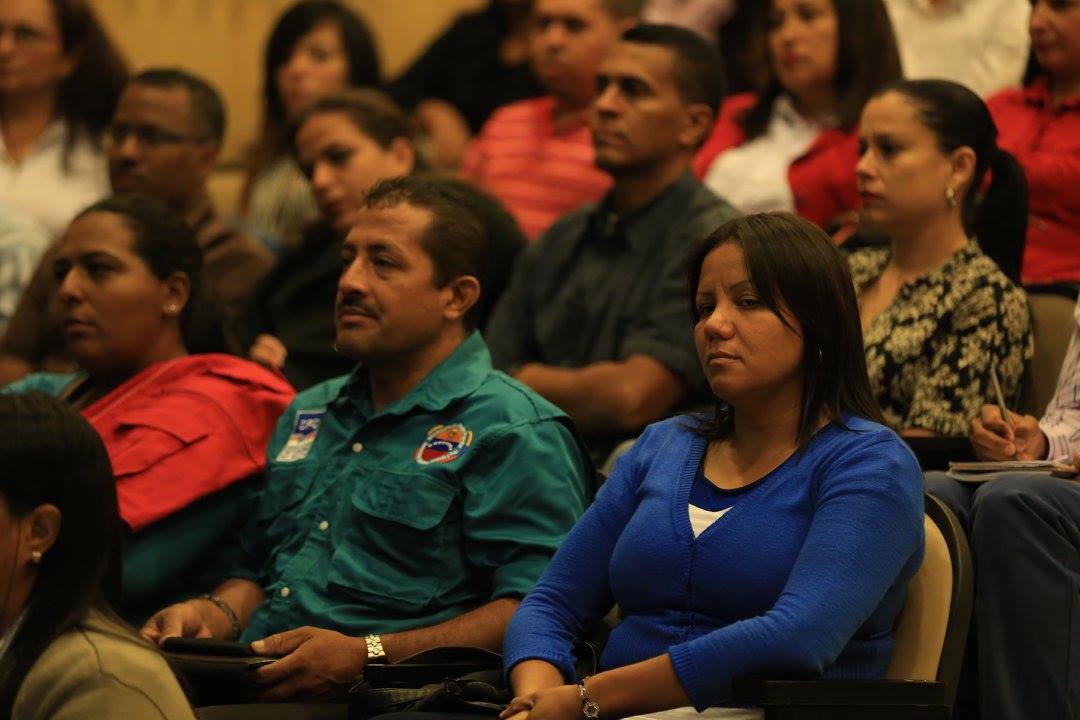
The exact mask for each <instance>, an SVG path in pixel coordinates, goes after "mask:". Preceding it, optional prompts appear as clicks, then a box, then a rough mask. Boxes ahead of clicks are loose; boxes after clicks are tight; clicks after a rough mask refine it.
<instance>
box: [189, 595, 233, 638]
mask: <svg viewBox="0 0 1080 720" xmlns="http://www.w3.org/2000/svg"><path fill="white" fill-rule="evenodd" d="M195 599H196V600H209V601H210V602H212V603H213V604H214V605H216V606H217V609H218V610H220V611H221V612H223V613H225V617H227V618H229V626H230V627H231V628H232V637H231V638H229V639H230V640H235V639H236V638H238V637H240V618H239V617H237V616H236V612H235V611H234V610H233V609H232V608H231V607H229V603H227V602H225V601H224V600H223V599H221V598H220V597H218V596H217V595H211V594H210V593H204V594H202V595H200V596H199V597H197V598H195Z"/></svg>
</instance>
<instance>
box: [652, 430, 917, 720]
mask: <svg viewBox="0 0 1080 720" xmlns="http://www.w3.org/2000/svg"><path fill="white" fill-rule="evenodd" d="M814 482H815V483H816V485H817V488H816V493H815V495H816V497H815V498H814V500H815V502H814V507H813V519H812V520H811V523H810V528H809V531H808V533H807V536H806V540H805V542H804V543H803V546H802V549H801V550H800V551H799V554H798V557H797V558H796V561H795V565H794V567H793V568H792V572H791V575H790V576H789V578H788V580H787V583H786V584H785V586H784V590H783V592H782V593H781V594H780V597H779V598H778V599H777V601H776V604H775V605H774V606H773V607H772V608H771V609H769V610H768V611H767V612H765V613H764V614H763V615H759V616H757V617H753V618H748V619H745V620H740V621H738V622H735V623H732V624H730V625H727V626H725V627H723V628H720V629H719V630H716V631H714V632H711V633H708V634H706V635H702V636H700V637H698V638H695V639H693V640H690V641H687V642H684V643H681V644H678V645H673V646H671V647H670V648H669V650H668V652H669V654H670V656H671V661H672V663H673V665H674V667H675V673H676V675H677V676H678V678H679V681H680V682H681V683H682V686H683V689H684V690H685V691H686V694H687V695H688V696H689V697H690V699H691V701H692V702H693V704H694V707H696V708H697V709H698V710H703V709H705V708H706V707H709V706H711V705H717V704H723V703H724V702H725V701H727V700H728V699H729V698H730V697H731V684H732V681H733V680H735V679H737V678H744V677H767V676H769V675H770V674H782V675H786V676H791V675H793V674H798V673H806V674H814V675H817V674H820V673H821V672H822V671H823V669H824V668H825V667H826V666H827V665H829V664H830V663H832V662H833V661H834V660H835V659H836V658H837V657H838V656H839V654H840V652H841V650H843V648H844V646H845V645H846V644H847V643H848V642H849V641H850V639H851V638H852V636H853V635H854V634H855V632H856V631H857V630H858V629H859V627H861V626H862V624H863V623H864V622H865V621H866V619H867V618H868V617H869V616H870V614H871V613H872V612H873V611H874V609H875V608H876V607H877V606H878V604H879V603H880V602H881V600H882V598H883V597H884V596H885V593H886V591H888V589H889V588H890V587H891V586H892V585H893V584H894V583H895V582H896V581H897V578H898V577H899V576H900V574H901V571H902V570H904V569H905V567H908V568H911V567H912V566H913V567H915V568H917V567H918V565H917V563H918V562H919V561H920V560H921V557H922V544H923V502H922V474H921V472H920V471H919V467H918V464H917V463H916V462H915V459H914V458H913V457H912V456H911V453H910V452H909V451H908V450H907V449H906V448H905V447H904V446H903V444H902V443H901V441H900V440H898V439H896V438H886V439H882V438H881V436H880V435H877V437H876V438H875V439H873V440H872V441H870V442H866V443H864V444H863V446H862V447H854V448H849V449H846V450H845V452H843V453H842V454H840V455H838V456H836V457H834V458H832V459H831V460H829V461H826V462H824V463H823V464H822V465H821V466H819V468H818V473H817V476H816V477H815V479H814Z"/></svg>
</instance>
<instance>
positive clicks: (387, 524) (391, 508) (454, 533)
mask: <svg viewBox="0 0 1080 720" xmlns="http://www.w3.org/2000/svg"><path fill="white" fill-rule="evenodd" d="M456 497H457V491H456V490H455V489H454V488H453V487H451V486H449V485H448V484H445V483H443V482H440V481H439V480H436V479H435V478H433V477H431V476H430V475H427V474H424V473H419V472H414V473H400V472H392V471H387V470H381V471H380V473H379V475H377V476H374V477H369V478H366V479H365V480H364V481H362V482H361V483H359V486H358V487H357V488H356V489H355V490H354V491H353V493H352V497H351V502H350V504H349V507H348V508H347V513H348V515H349V517H348V518H347V520H346V522H344V523H339V528H340V529H341V533H342V537H341V540H340V541H339V542H335V550H334V554H333V557H332V559H331V563H330V574H329V577H328V580H329V582H330V583H331V584H332V585H336V586H338V587H340V588H342V589H343V590H344V591H345V592H346V593H348V594H350V595H353V596H356V597H358V598H361V599H364V600H366V601H367V602H368V603H369V604H371V605H372V606H375V607H379V606H381V607H388V601H393V605H392V606H389V607H393V608H394V609H399V608H400V607H401V606H403V605H404V606H407V607H409V608H411V609H419V608H423V607H426V606H427V605H429V604H430V603H431V602H432V600H433V599H434V598H435V595H436V593H437V592H438V590H439V588H440V586H441V585H442V584H443V583H444V581H448V582H449V583H450V584H453V583H454V581H455V580H456V579H457V578H453V577H450V578H448V577H447V576H448V574H449V573H456V572H459V570H458V568H461V567H462V563H461V561H460V560H459V558H460V557H461V556H462V552H461V549H460V545H461V540H460V536H461V530H460V519H459V517H458V514H455V513H453V512H452V511H451V509H450V508H451V505H453V504H454V499H455V498H456ZM460 572H464V570H463V568H462V569H461V570H460Z"/></svg>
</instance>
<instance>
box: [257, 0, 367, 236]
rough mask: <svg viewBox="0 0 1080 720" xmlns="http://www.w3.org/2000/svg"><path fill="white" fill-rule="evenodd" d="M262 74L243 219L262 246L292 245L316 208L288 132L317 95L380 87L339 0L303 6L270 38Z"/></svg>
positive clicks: (359, 33) (363, 38)
mask: <svg viewBox="0 0 1080 720" xmlns="http://www.w3.org/2000/svg"><path fill="white" fill-rule="evenodd" d="M263 72H264V78H263V83H264V84H263V99H262V100H263V120H262V134H261V137H260V138H259V142H258V145H257V146H256V148H255V151H254V153H253V155H252V159H251V165H250V167H249V174H248V184H247V187H246V188H245V191H244V212H245V214H246V215H247V217H248V220H249V222H250V223H251V227H252V230H253V231H254V232H255V234H256V236H257V237H259V238H260V239H262V240H264V241H266V242H268V243H269V244H271V245H278V244H284V245H286V246H289V245H295V244H296V243H297V242H298V241H299V239H300V233H301V232H302V231H303V230H304V228H305V227H306V226H307V225H308V224H310V223H312V222H314V221H315V220H316V219H317V218H318V209H317V208H316V206H315V203H314V202H313V200H312V197H311V186H310V184H309V183H308V181H307V179H306V178H304V176H303V175H302V174H301V173H300V170H299V169H298V168H297V166H296V162H295V160H294V159H293V157H292V155H291V154H290V153H289V143H288V128H289V125H290V123H291V122H292V121H293V120H294V119H295V118H296V116H297V114H298V113H299V112H300V110H302V109H303V108H304V107H305V106H306V105H307V104H308V103H310V102H311V101H313V100H316V99H317V98H320V97H322V96H323V95H326V94H328V93H331V92H335V91H338V90H343V89H345V88H347V87H375V86H378V85H379V83H380V76H379V59H378V56H377V55H376V54H375V45H374V42H373V41H372V37H371V32H370V30H368V27H367V25H365V24H364V21H363V20H361V19H360V17H359V16H358V15H356V14H355V13H354V12H352V11H351V10H349V9H348V8H346V7H345V6H344V5H342V4H341V3H340V2H338V1H337V0H301V2H298V3H296V4H295V5H293V6H292V7H291V8H289V9H288V10H287V11H285V13H284V14H283V15H282V16H281V18H280V19H279V20H278V21H277V24H276V25H275V26H274V29H273V31H272V32H271V33H270V39H269V40H268V41H267V43H266V56H265V59H264V68H263Z"/></svg>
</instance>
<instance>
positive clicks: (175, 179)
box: [0, 68, 273, 385]
mask: <svg viewBox="0 0 1080 720" xmlns="http://www.w3.org/2000/svg"><path fill="white" fill-rule="evenodd" d="M224 134H225V108H224V106H223V104H222V102H221V98H220V96H219V95H218V93H217V91H215V90H214V89H213V88H212V87H211V86H210V85H209V84H207V83H206V82H205V81H203V80H202V79H200V78H198V77H195V76H194V75H191V74H190V73H187V72H185V71H183V70H179V69H173V68H155V69H151V70H146V71H144V72H142V73H139V74H138V75H136V76H135V77H133V78H132V79H131V80H130V81H129V82H128V84H127V85H126V86H125V88H124V91H123V92H122V93H121V95H120V99H119V101H118V102H117V105H116V110H115V112H114V113H113V118H112V122H111V124H110V126H109V128H108V129H107V131H106V135H105V149H106V153H107V156H108V161H109V180H110V182H111V183H112V189H113V191H114V192H116V193H129V192H131V193H141V194H144V195H149V196H150V197H153V198H155V199H157V200H160V201H162V202H164V203H165V204H167V205H168V206H169V207H171V208H173V209H174V210H175V211H176V212H177V214H179V215H180V216H181V217H183V218H185V219H186V220H187V222H188V224H189V225H190V226H191V228H192V229H193V230H194V231H195V237H196V239H197V241H198V243H199V246H200V247H202V249H203V254H204V263H205V270H204V273H205V277H206V278H207V280H208V282H209V284H210V286H211V287H212V288H213V290H214V292H215V294H216V296H217V299H218V300H219V301H220V302H221V303H222V305H223V309H224V311H225V315H226V321H227V325H228V324H230V321H232V320H233V319H234V318H235V317H236V316H237V314H238V313H239V311H240V308H241V307H242V306H243V305H244V303H245V302H246V301H247V299H248V297H249V296H250V295H251V293H252V291H253V290H254V288H255V285H256V283H257V282H258V281H259V279H260V278H262V276H263V275H265V274H266V272H267V271H268V270H269V269H270V266H271V265H272V264H273V257H272V255H271V253H270V251H269V250H267V249H266V248H265V247H263V246H262V245H260V244H259V243H257V242H255V241H254V240H252V239H251V238H250V237H248V236H247V235H245V234H243V233H241V232H239V231H238V230H236V229H235V228H232V227H229V226H227V225H226V224H225V223H223V222H221V220H220V219H219V218H218V217H217V214H216V213H215V212H214V209H213V206H212V205H211V203H210V199H209V197H208V196H207V192H206V182H207V179H208V178H209V177H210V173H211V172H212V171H213V169H214V165H215V163H216V162H217V158H218V154H219V152H220V150H221V143H222V139H223V137H224ZM50 264H51V262H50V260H49V257H48V253H46V258H45V260H43V262H42V264H41V266H40V267H39V269H38V271H37V272H36V273H35V277H34V279H33V280H32V281H31V283H30V285H29V286H28V287H27V290H26V292H25V293H24V294H23V297H22V299H21V300H20V302H19V306H18V307H17V308H16V310H15V314H14V315H13V316H12V318H11V320H10V321H9V323H8V327H7V330H6V331H5V333H4V335H3V337H2V338H0V385H5V384H7V383H9V382H12V381H14V380H16V379H18V378H20V377H22V376H23V375H25V374H26V373H28V372H31V371H33V370H37V369H48V370H62V369H65V368H64V365H63V363H64V355H63V350H62V348H63V338H62V336H61V333H60V332H59V329H58V328H56V327H55V323H52V322H49V321H48V320H47V318H48V315H49V312H48V309H49V298H50V297H51V295H52V290H51V285H50V284H51V281H50V279H49V277H48V275H49V274H48V273H47V272H42V271H41V267H46V268H47V267H49V266H50Z"/></svg>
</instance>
